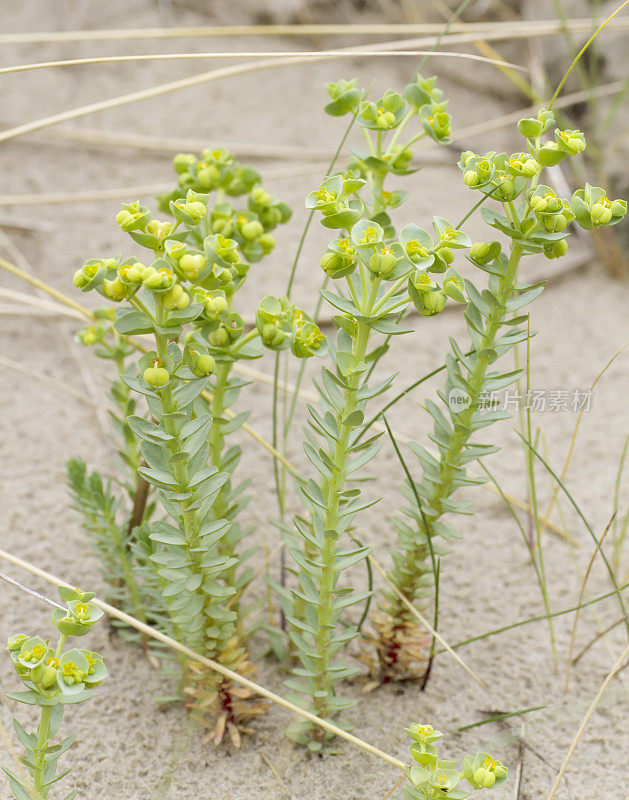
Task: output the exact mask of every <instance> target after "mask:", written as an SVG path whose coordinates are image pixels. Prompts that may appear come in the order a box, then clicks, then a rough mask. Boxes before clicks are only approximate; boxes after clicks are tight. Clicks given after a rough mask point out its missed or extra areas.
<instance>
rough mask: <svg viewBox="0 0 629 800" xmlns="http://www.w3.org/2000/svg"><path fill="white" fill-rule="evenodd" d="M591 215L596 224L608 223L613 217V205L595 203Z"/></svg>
mask: <svg viewBox="0 0 629 800" xmlns="http://www.w3.org/2000/svg"><path fill="white" fill-rule="evenodd" d="M590 215H591V217H592V222H593V223H594V224H595V225H607V223H608V222H609V221H610V220H611V218H612V217H613V213H612V210H611V207H610V206H607V205H603V204H602V203H594V205H593V206H592V208H591V209H590Z"/></svg>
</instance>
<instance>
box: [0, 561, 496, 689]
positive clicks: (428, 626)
mask: <svg viewBox="0 0 629 800" xmlns="http://www.w3.org/2000/svg"><path fill="white" fill-rule="evenodd" d="M0 552H1V551H0ZM368 558H369V561H370V563H371V564H372V565H373V566H374V567H375V568H376V569H377V570H378V572H379V573H380V575H381V576H382V577H383V578H384V580H385V581H386V582H387V583H388V585H389V586H390V588H391V589H393V591H394V592H395V594H396V595H397V596H398V597H399V598H400V600H401V601H402V602H403V603H404V605H405V606H406V607H407V608H408V610H409V611H410V612H411V614H413V615H414V616H415V617H417V619H418V620H419V622H420V623H421V624H422V625H423V627H424V628H426V630H427V631H428V632H429V633H430V634H431V635H432V636H434V637H435V639H436V640H437V641H438V642H439V644H440V645H441V646H442V647H443V648H444V649H445V650H447V652H448V653H449V654H450V655H451V656H452V658H453V659H454V660H455V661H456V662H457V663H458V664H459V665H460V666H461V667H463V669H464V670H465V671H466V672H467V673H469V674H470V675H471V676H472V678H474V680H475V681H476V683H478V685H479V686H482V687H483V689H487V684H486V683H485V682H484V681H483V680H481V679H480V678H479V677H478V675H477V674H476V673H475V672H474V670H473V669H471V667H468V665H467V664H466V663H465V661H463V659H462V658H461V657H460V656H459V655H458V654H457V653H455V652H454V650H453V649H452V648H451V647H450V645H449V644H448V643H447V642H446V640H445V639H444V638H443V636H442V635H441V634H440V633H439V632H438V631H436V630H435V629H434V627H433V626H432V625H431V624H430V622H428V620H427V619H426V617H425V616H424V615H423V614H422V613H421V612H420V611H418V610H417V609H416V608H415V606H414V605H413V604H412V603H411V602H410V601H409V600H408V599H407V598H406V597H405V596H404V595H403V594H402V592H401V591H400V590H399V589H398V588H397V586H396V585H395V584H394V583H393V581H391V580H390V579H389V576H388V575H387V573H386V572H385V570H384V568H383V567H382V566H381V565H380V563H379V562H378V561H376V559H375V558H374V557H373V555H369V556H368Z"/></svg>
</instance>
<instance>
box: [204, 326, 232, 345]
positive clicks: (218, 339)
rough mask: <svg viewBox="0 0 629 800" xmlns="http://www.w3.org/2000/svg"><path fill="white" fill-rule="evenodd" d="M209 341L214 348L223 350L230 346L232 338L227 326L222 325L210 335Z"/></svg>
mask: <svg viewBox="0 0 629 800" xmlns="http://www.w3.org/2000/svg"><path fill="white" fill-rule="evenodd" d="M207 340H208V342H209V343H210V344H211V345H212V347H217V348H222V347H228V346H229V343H230V341H231V336H230V335H229V331H228V330H227V328H226V327H225V325H223V323H221V324H220V325H219V326H218V328H217V329H216V330H214V331H212V332H211V333H210V334H209V335H208V337H207Z"/></svg>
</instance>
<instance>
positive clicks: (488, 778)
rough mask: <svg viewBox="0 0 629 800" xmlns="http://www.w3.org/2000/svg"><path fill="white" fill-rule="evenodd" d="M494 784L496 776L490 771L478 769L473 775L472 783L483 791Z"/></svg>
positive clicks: (483, 768) (482, 768)
mask: <svg viewBox="0 0 629 800" xmlns="http://www.w3.org/2000/svg"><path fill="white" fill-rule="evenodd" d="M495 782H496V776H495V775H494V773H493V772H492V771H491V770H488V769H485V767H479V768H478V769H477V770H476V772H475V773H474V783H476V785H477V786H479V787H481V788H483V789H489V788H490V787H491V786H493V785H494V783H495Z"/></svg>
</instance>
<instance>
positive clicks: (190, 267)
mask: <svg viewBox="0 0 629 800" xmlns="http://www.w3.org/2000/svg"><path fill="white" fill-rule="evenodd" d="M206 264H207V258H206V257H205V256H202V255H193V254H192V253H186V254H185V255H183V256H181V258H180V259H179V269H180V271H181V273H182V274H183V276H184V277H185V278H187V279H188V280H189V281H196V279H197V278H198V277H199V274H200V272H201V270H202V269H203V268H204V267H205V265H206Z"/></svg>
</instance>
